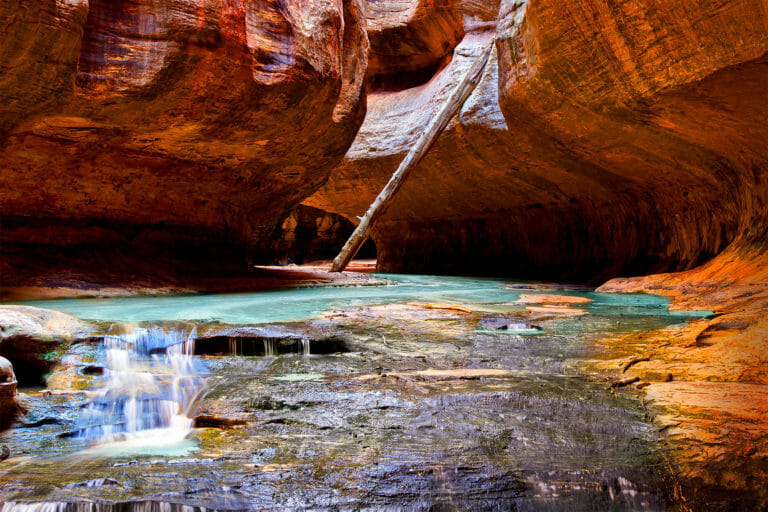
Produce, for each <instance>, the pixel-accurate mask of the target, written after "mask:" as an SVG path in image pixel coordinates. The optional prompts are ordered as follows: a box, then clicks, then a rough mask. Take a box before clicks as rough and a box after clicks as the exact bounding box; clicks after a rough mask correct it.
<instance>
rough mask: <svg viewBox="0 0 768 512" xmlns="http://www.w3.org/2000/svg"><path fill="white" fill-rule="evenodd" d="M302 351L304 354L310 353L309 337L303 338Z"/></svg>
mask: <svg viewBox="0 0 768 512" xmlns="http://www.w3.org/2000/svg"><path fill="white" fill-rule="evenodd" d="M301 353H302V355H305V356H308V355H309V338H301Z"/></svg>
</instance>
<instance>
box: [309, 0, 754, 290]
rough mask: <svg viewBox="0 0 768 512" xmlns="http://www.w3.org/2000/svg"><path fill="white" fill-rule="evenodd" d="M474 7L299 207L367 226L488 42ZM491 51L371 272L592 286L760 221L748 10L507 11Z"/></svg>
mask: <svg viewBox="0 0 768 512" xmlns="http://www.w3.org/2000/svg"><path fill="white" fill-rule="evenodd" d="M612 6H613V7H612ZM470 7H471V6H469V5H468V6H467V8H466V10H465V11H464V14H465V24H466V25H465V29H466V30H467V34H466V35H465V37H464V39H463V41H462V42H461V43H460V44H459V45H458V46H457V48H456V50H455V51H454V56H453V60H452V61H451V63H450V64H449V65H448V66H447V67H446V68H445V69H443V70H442V71H440V72H439V73H438V74H437V75H436V76H435V77H434V78H433V79H432V80H431V81H429V82H428V83H426V84H424V85H422V86H419V87H413V88H410V89H407V90H403V91H398V92H376V93H373V94H370V95H369V97H368V115H367V117H366V120H365V122H364V124H363V126H362V127H361V129H360V132H359V133H358V136H357V138H356V139H355V142H354V143H353V145H352V147H351V148H350V150H349V151H348V153H347V155H346V157H345V159H344V161H343V162H342V164H341V165H340V166H338V167H337V168H336V169H335V170H334V171H333V172H332V173H331V177H330V179H329V181H328V182H327V183H326V185H324V186H323V187H322V188H321V189H320V190H319V191H318V192H317V193H315V194H314V195H313V196H312V197H311V198H309V199H308V200H307V201H306V204H309V205H312V206H315V207H317V208H321V209H325V210H329V211H334V212H338V213H340V214H342V215H345V216H346V217H348V218H349V219H354V218H355V216H358V215H362V213H363V212H364V211H365V210H366V208H367V206H368V205H369V204H370V202H371V201H372V200H373V198H374V197H375V195H376V194H377V193H378V191H379V190H380V189H381V188H382V187H383V185H384V183H386V181H387V179H388V178H389V176H390V175H391V173H392V171H393V170H394V169H395V168H396V167H397V164H398V163H399V161H400V160H401V159H402V157H403V156H404V155H405V153H406V151H407V149H408V148H409V146H410V145H411V144H412V143H413V141H414V140H415V139H416V137H417V136H418V134H419V133H421V132H422V130H423V129H424V127H425V126H426V124H427V123H428V121H429V119H430V117H431V116H432V115H433V113H434V112H435V110H436V108H437V105H436V103H437V102H439V101H440V100H441V98H444V97H445V96H446V95H447V93H448V91H449V90H451V88H452V87H455V85H456V83H457V81H458V80H459V79H460V78H461V76H462V75H463V70H465V69H466V68H467V67H468V66H469V65H470V63H471V60H472V56H473V55H475V54H476V53H477V52H478V51H479V49H480V48H481V47H482V45H483V43H484V42H485V41H486V40H487V39H488V38H489V37H491V35H492V33H491V32H490V31H488V30H486V29H487V28H488V26H487V25H483V24H482V18H483V16H482V15H474V16H471V15H470V14H469V13H470V12H471V9H470ZM611 9H613V10H611ZM499 34H500V38H499V41H498V42H497V52H495V54H494V55H493V56H492V61H491V65H490V66H489V68H488V70H487V71H486V76H485V77H484V79H483V82H482V83H481V84H480V86H479V87H478V89H477V90H476V91H475V93H474V94H473V96H472V97H470V99H469V101H468V102H467V104H466V105H465V106H464V108H463V109H462V111H461V113H460V115H459V116H458V119H456V120H454V122H453V123H452V124H451V125H449V127H448V128H447V129H446V131H445V133H444V134H443V135H442V136H441V138H440V140H439V141H438V142H437V143H436V145H435V147H434V148H433V149H432V150H431V152H430V154H429V155H427V157H426V158H425V159H424V160H423V162H422V163H421V164H420V165H419V167H418V168H417V169H416V171H415V172H414V173H413V175H412V177H411V178H409V182H408V183H407V184H406V185H405V186H404V187H403V189H402V190H401V191H400V193H399V197H398V198H397V199H396V201H395V202H394V203H393V205H392V207H391V208H390V210H389V211H388V212H387V213H386V214H385V216H384V217H383V218H382V219H381V221H380V223H379V225H378V228H377V229H376V230H375V232H374V234H373V236H374V239H375V240H376V245H377V248H378V251H379V265H380V268H381V269H383V270H388V271H415V272H419V271H420V272H425V271H428V272H435V271H437V272H452V273H494V274H500V273H507V274H513V275H526V276H529V277H536V276H539V277H550V278H560V279H563V278H565V279H578V280H583V279H590V280H594V281H600V280H601V279H603V278H605V277H609V276H614V275H617V274H620V273H632V272H634V273H641V272H649V271H665V270H674V269H681V268H686V267H690V266H692V265H695V264H696V263H698V262H700V261H702V260H703V259H705V258H707V257H711V256H712V255H714V254H717V253H718V252H719V251H721V250H722V249H723V248H725V247H726V246H727V245H728V243H730V242H731V241H732V240H733V239H734V238H736V237H737V236H739V235H740V234H741V233H745V232H746V231H748V230H749V229H751V227H752V226H757V225H761V223H764V222H765V219H766V213H765V212H766V211H767V210H768V208H767V207H766V205H767V204H768V184H767V183H766V182H765V180H764V179H762V177H761V175H762V174H763V172H762V171H761V170H763V169H765V168H766V166H768V146H767V145H766V144H765V143H764V141H765V140H766V139H768V127H767V125H766V124H765V119H766V117H768V101H766V96H765V92H764V91H765V90H766V89H767V88H768V65H766V62H765V59H764V57H763V56H764V55H766V53H767V52H768V35H766V34H768V18H767V16H766V13H765V11H764V9H762V7H760V6H759V5H758V4H755V3H753V2H746V1H744V2H733V3H731V4H728V6H725V7H724V6H722V5H721V3H718V2H710V1H704V0H700V1H687V2H678V3H673V4H669V3H667V4H664V5H661V4H659V3H658V2H650V1H638V0H627V1H622V2H618V3H616V2H603V1H600V0H591V1H589V2H587V3H586V4H584V3H583V2H582V3H579V4H574V5H572V6H564V5H563V4H562V2H556V1H554V0H552V1H548V0H538V1H530V2H523V1H507V2H505V3H504V5H503V6H502V7H501V12H500V16H499Z"/></svg>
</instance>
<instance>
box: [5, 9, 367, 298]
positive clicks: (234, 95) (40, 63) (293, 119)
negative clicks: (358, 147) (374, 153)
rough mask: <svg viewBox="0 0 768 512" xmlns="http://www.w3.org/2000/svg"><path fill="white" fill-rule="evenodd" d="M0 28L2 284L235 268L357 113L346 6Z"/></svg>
mask: <svg viewBox="0 0 768 512" xmlns="http://www.w3.org/2000/svg"><path fill="white" fill-rule="evenodd" d="M0 30H1V31H2V33H3V42H2V46H0V103H2V105H3V106H2V108H0V160H2V167H1V168H0V169H1V170H2V172H1V173H0V211H1V212H2V214H3V217H4V219H3V221H4V229H3V235H2V238H3V240H2V241H3V244H2V245H3V248H4V249H3V252H4V258H3V259H4V265H3V269H2V270H3V281H4V284H8V283H9V281H13V282H16V281H21V282H23V281H24V280H30V279H31V276H30V275H28V274H27V275H23V276H20V275H19V274H18V273H17V272H14V271H13V268H14V267H22V268H24V267H25V265H26V266H27V267H29V266H30V264H29V262H28V261H25V259H26V258H25V256H26V255H33V256H34V257H33V258H32V259H33V260H36V262H37V265H40V262H41V261H46V263H47V266H49V267H53V266H58V267H59V268H61V267H65V268H64V270H65V271H66V272H70V273H71V272H73V269H68V268H66V264H64V265H62V264H61V263H60V262H59V263H57V261H56V260H55V259H51V258H50V257H48V258H46V254H47V253H50V252H59V253H60V254H61V255H62V256H63V257H64V258H63V259H65V260H66V261H68V262H74V263H75V264H76V266H77V268H78V269H88V268H90V269H91V271H94V272H96V269H99V268H101V267H103V266H113V267H117V268H119V269H120V271H121V272H123V273H129V272H130V268H131V266H132V264H135V263H136V262H139V263H141V262H142V261H143V260H145V259H150V258H151V259H154V260H156V261H157V262H158V264H161V263H162V262H163V261H164V260H168V261H170V262H171V263H170V264H169V265H167V269H166V270H168V269H170V271H172V269H173V267H174V266H173V262H174V261H179V260H181V261H188V260H193V261H194V260H203V261H204V260H208V261H217V263H218V264H222V262H226V261H237V262H239V263H242V262H244V261H245V258H246V252H247V249H248V247H249V246H254V245H258V243H259V240H260V239H261V238H263V237H264V235H265V233H268V232H269V231H270V230H271V229H272V228H273V227H274V226H275V225H276V224H278V223H279V222H281V220H282V218H283V217H284V216H285V214H287V212H288V211H289V210H290V209H291V207H292V206H294V205H295V204H296V203H298V202H299V201H300V200H302V199H303V198H304V197H306V196H307V195H309V194H311V193H312V191H314V190H315V189H316V188H317V187H319V186H320V185H321V184H322V183H323V181H324V180H325V178H326V176H327V174H328V172H329V170H330V168H331V167H333V166H334V165H335V164H336V162H338V160H339V159H340V157H341V156H342V155H343V154H344V152H345V151H346V149H347V148H348V146H349V144H350V142H351V140H352V138H353V137H354V134H355V132H356V130H357V128H358V126H359V124H360V122H361V120H362V116H363V115H364V111H365V100H364V97H363V96H362V91H363V87H364V81H365V80H364V78H365V70H366V55H367V47H368V42H367V36H366V34H365V31H364V21H363V18H362V12H361V8H360V6H359V5H358V3H357V1H356V0H346V1H335V0H313V1H312V2H310V3H308V4H307V3H303V2H292V1H289V2H271V1H263V2H238V3H232V2H226V1H223V0H206V1H203V2H198V1H194V0H121V1H118V2H112V1H106V0H92V1H90V2H87V1H79V0H74V1H73V0H46V1H43V2H38V1H28V0H13V1H11V2H4V3H3V5H2V6H0ZM41 247H43V249H40V248H41ZM107 250H110V251H111V252H112V254H111V256H110V257H105V258H100V257H99V255H98V254H99V253H100V252H105V251H107ZM92 253H95V254H96V255H95V256H94V255H93V254H92ZM134 253H137V254H136V255H134ZM158 254H160V255H161V256H162V257H158V256H157V255H158ZM41 266H42V267H45V266H46V265H41ZM150 267H151V266H147V268H146V269H144V270H145V271H151V268H150ZM184 271H185V270H182V272H184ZM44 272H46V270H45V268H43V269H39V268H35V269H33V271H32V272H31V273H32V274H33V275H34V274H40V273H44ZM160 273H162V270H161V271H160ZM108 279H109V280H114V276H110V277H109V278H108Z"/></svg>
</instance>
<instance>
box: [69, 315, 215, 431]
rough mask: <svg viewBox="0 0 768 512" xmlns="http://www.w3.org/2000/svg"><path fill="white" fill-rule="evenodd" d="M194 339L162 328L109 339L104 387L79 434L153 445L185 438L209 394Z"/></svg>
mask: <svg viewBox="0 0 768 512" xmlns="http://www.w3.org/2000/svg"><path fill="white" fill-rule="evenodd" d="M195 336H196V332H195V330H194V329H193V330H192V331H191V332H190V333H189V334H184V333H183V332H180V331H166V330H163V329H160V328H157V327H154V328H149V329H145V328H136V329H134V330H133V331H132V332H130V333H128V334H123V335H108V336H106V337H105V338H104V346H105V363H106V364H105V369H104V377H103V380H104V387H103V389H102V390H101V391H99V392H98V393H97V394H96V395H95V396H94V397H93V398H92V399H91V401H90V403H89V404H88V406H87V407H86V409H85V410H84V411H83V414H82V417H81V427H80V429H79V432H78V435H77V436H78V437H80V438H85V439H87V440H89V441H96V442H99V443H105V442H114V441H126V440H136V441H138V442H139V443H140V444H142V443H143V444H148V445H151V444H153V443H157V444H163V445H167V444H169V443H173V442H175V441H181V440H182V439H184V438H185V437H186V436H187V434H188V433H189V432H190V431H191V429H192V426H193V421H194V420H193V418H194V413H195V411H196V409H197V406H198V404H199V402H200V399H201V398H202V396H203V394H204V392H205V382H204V379H203V368H202V366H201V364H200V363H199V362H198V361H196V360H195V358H194V357H193V356H192V352H193V350H194V339H195Z"/></svg>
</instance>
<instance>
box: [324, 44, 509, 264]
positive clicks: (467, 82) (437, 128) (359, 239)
mask: <svg viewBox="0 0 768 512" xmlns="http://www.w3.org/2000/svg"><path fill="white" fill-rule="evenodd" d="M495 40H496V38H493V39H491V40H490V41H489V42H488V44H487V45H486V46H485V48H483V51H482V52H481V53H480V55H479V56H478V57H477V59H476V60H475V62H474V63H473V64H472V67H470V68H469V71H468V72H467V75H466V76H465V77H464V79H463V80H462V81H461V83H460V84H459V86H458V87H457V88H456V90H455V91H453V93H452V94H451V96H450V97H449V98H448V101H447V102H446V103H445V105H444V106H443V108H442V109H440V111H439V112H438V114H437V116H435V118H434V119H432V122H430V123H429V126H427V129H426V130H424V133H423V134H422V135H421V137H419V140H417V141H416V144H415V145H414V146H413V147H412V148H411V150H410V151H409V152H408V154H407V155H406V156H405V158H404V159H403V161H402V162H401V163H400V166H399V167H398V168H397V170H396V171H395V172H394V174H392V177H391V178H390V179H389V182H388V183H387V185H386V186H385V187H384V189H383V190H382V191H381V192H380V193H379V195H378V197H377V198H376V200H375V201H374V202H373V203H372V204H371V206H370V207H369V208H368V211H367V212H365V215H364V216H363V218H362V219H360V224H358V225H357V228H355V231H354V232H353V233H352V235H351V236H350V237H349V240H347V243H346V244H344V247H343V248H342V249H341V252H340V253H339V255H338V256H336V259H334V260H333V266H331V272H341V271H342V270H344V269H345V268H346V267H347V265H348V264H349V262H350V260H351V259H352V258H354V257H355V254H357V251H359V250H360V247H361V246H362V245H363V243H364V242H365V240H366V239H367V238H368V233H369V232H370V230H371V228H373V225H374V224H375V223H376V221H377V220H378V218H379V217H381V215H382V214H383V213H384V212H385V211H386V210H387V208H388V207H389V205H390V203H391V202H392V200H393V199H394V198H395V194H397V191H398V190H400V187H402V186H403V183H405V180H406V179H407V178H408V176H409V175H410V174H411V171H413V169H414V167H416V165H417V164H418V163H419V162H420V161H421V159H422V158H424V155H426V154H427V152H428V151H429V148H431V147H432V144H434V143H435V141H436V140H437V138H438V137H439V136H440V134H441V133H442V132H443V130H444V129H445V127H446V126H447V125H448V122H449V121H450V120H451V119H452V118H453V116H454V115H456V112H458V111H459V109H460V108H461V106H462V105H463V104H464V102H465V101H467V98H469V95H470V94H472V91H474V90H475V87H477V84H478V83H479V82H480V78H481V77H482V76H483V70H484V69H485V65H486V63H487V62H488V57H490V55H491V50H492V49H493V43H494V41H495Z"/></svg>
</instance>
